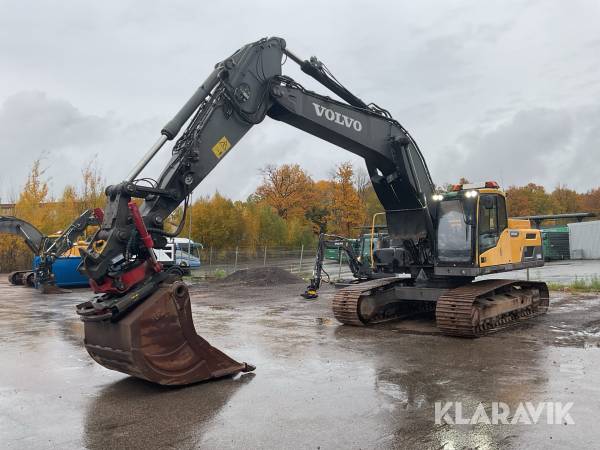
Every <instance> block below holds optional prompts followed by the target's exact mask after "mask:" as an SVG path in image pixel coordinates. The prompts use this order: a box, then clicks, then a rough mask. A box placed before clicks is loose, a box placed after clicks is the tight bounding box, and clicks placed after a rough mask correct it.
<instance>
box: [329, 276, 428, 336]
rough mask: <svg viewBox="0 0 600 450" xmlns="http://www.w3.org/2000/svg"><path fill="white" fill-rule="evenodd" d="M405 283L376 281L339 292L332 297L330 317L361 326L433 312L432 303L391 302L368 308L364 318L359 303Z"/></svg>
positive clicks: (399, 281)
mask: <svg viewBox="0 0 600 450" xmlns="http://www.w3.org/2000/svg"><path fill="white" fill-rule="evenodd" d="M405 282H406V280H404V279H401V278H395V277H391V278H380V279H377V280H371V281H366V282H364V283H360V284H357V285H354V286H349V287H346V288H343V289H340V290H338V291H337V292H336V294H335V296H334V297H333V302H332V309H333V315H334V316H335V318H336V319H337V320H338V321H340V322H341V323H343V324H346V325H354V326H365V325H371V324H375V323H382V322H389V321H391V320H397V319H403V318H407V317H410V316H413V315H415V314H420V313H423V312H431V311H433V310H434V309H435V303H434V302H423V301H406V300H403V301H395V302H394V301H392V302H390V303H388V304H385V305H382V306H380V307H374V308H370V311H369V313H367V314H366V315H365V311H363V308H361V304H362V302H363V301H364V300H365V299H367V298H369V297H371V296H376V295H378V294H381V293H384V292H385V291H386V290H388V289H392V288H393V287H394V286H396V285H398V284H402V283H405Z"/></svg>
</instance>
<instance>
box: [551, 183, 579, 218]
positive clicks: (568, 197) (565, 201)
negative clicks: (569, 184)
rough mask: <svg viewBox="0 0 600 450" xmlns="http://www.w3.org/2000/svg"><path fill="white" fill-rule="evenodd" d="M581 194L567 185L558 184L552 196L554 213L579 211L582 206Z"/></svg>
mask: <svg viewBox="0 0 600 450" xmlns="http://www.w3.org/2000/svg"><path fill="white" fill-rule="evenodd" d="M580 197H581V196H580V194H578V193H577V192H575V191H574V190H572V189H568V188H566V187H565V186H561V185H558V186H557V187H556V188H555V189H554V191H552V194H550V198H551V200H552V204H553V205H552V206H553V207H552V214H564V213H573V212H578V211H579V210H580V208H581V204H580V203H581V202H580Z"/></svg>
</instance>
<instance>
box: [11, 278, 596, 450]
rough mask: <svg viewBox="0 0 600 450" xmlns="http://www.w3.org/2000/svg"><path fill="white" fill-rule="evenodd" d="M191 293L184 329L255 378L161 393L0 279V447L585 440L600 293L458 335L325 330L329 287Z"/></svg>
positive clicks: (563, 297)
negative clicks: (102, 360)
mask: <svg viewBox="0 0 600 450" xmlns="http://www.w3.org/2000/svg"><path fill="white" fill-rule="evenodd" d="M303 288H304V286H303V285H285V286H275V287H269V288H256V287H246V286H240V285H232V286H228V285H214V284H201V285H198V286H193V287H192V288H191V291H192V298H193V306H192V307H193V311H194V320H195V325H196V329H197V331H198V332H199V334H201V335H202V336H203V337H205V338H206V339H208V340H209V341H210V342H211V343H212V344H213V345H215V346H217V347H218V348H220V349H221V350H223V351H225V352H226V353H228V354H229V355H230V356H232V357H234V358H236V359H238V360H241V361H247V362H251V363H253V364H255V365H256V366H257V369H256V371H255V372H254V373H251V374H245V375H243V376H238V377H235V378H227V379H223V380H219V381H213V382H207V383H201V384H197V385H194V386H189V387H185V388H165V387H161V386H156V385H152V384H150V383H147V382H145V381H141V380H137V379H134V378H131V377H128V376H126V375H124V374H121V373H118V372H113V371H109V370H107V369H104V368H103V367H101V366H99V365H97V364H96V363H95V362H93V361H92V360H91V359H90V358H89V356H88V355H87V353H86V352H85V349H84V347H83V345H82V332H83V326H82V323H81V322H80V321H79V320H78V318H77V317H76V314H75V310H74V305H75V304H76V303H78V302H79V301H81V300H85V299H87V298H89V296H90V292H89V291H87V290H77V291H74V292H72V293H69V294H59V295H46V296H43V295H41V294H39V293H37V292H36V291H35V290H32V289H28V288H24V287H16V286H10V285H8V284H7V283H6V281H5V277H2V279H1V280H0V299H1V300H2V301H1V302H0V366H1V367H0V447H1V448H8V449H12V448H27V449H37V448H60V449H68V448H82V447H85V448H92V449H112V448H115V449H117V448H143V449H150V448H203V449H213V448H215V449H220V448H274V449H275V448H277V449H281V448H293V449H295V448H301V449H303V448H307V449H311V448H312V449H319V448H320V449H331V448H336V449H337V448H343V449H354V448H431V449H440V448H442V449H461V448H481V449H485V448H540V449H541V448H599V447H600V442H599V441H600V427H599V426H598V425H597V422H598V419H597V418H598V414H599V413H600V297H599V296H598V295H593V294H587V295H570V294H564V293H559V294H554V295H553V296H552V298H551V307H550V310H549V313H548V314H547V315H545V316H543V317H538V318H536V319H533V320H532V321H530V322H528V323H525V324H522V325H521V326H519V327H518V328H511V329H509V330H505V331H502V332H499V333H496V334H494V335H491V336H489V337H485V338H481V339H477V340H466V339H456V338H449V337H444V336H441V335H439V333H438V332H437V331H436V329H435V326H434V323H433V321H432V320H431V318H428V317H422V318H420V319H419V320H413V321H410V322H404V323H394V324H384V325H379V326H375V327H371V328H368V329H367V328H354V327H348V326H339V325H338V323H337V322H336V321H335V319H334V318H333V316H332V313H331V312H330V310H329V301H330V299H331V296H332V293H333V290H332V289H325V291H324V292H323V295H322V296H321V297H320V298H319V300H317V301H314V302H308V301H305V300H303V299H301V298H300V297H299V296H298V294H299V293H300V292H301V291H302V290H303ZM436 402H462V405H463V409H464V410H465V414H464V415H465V416H469V417H470V415H471V414H472V412H473V411H474V410H475V408H476V407H477V405H478V404H479V403H480V402H481V403H483V405H484V407H485V408H486V411H488V414H490V415H491V412H490V411H491V402H504V403H506V404H507V405H509V407H510V408H511V413H512V412H514V411H515V410H516V408H517V407H518V405H519V403H521V402H532V403H533V404H535V405H537V404H539V402H562V403H563V404H566V403H568V402H573V406H572V407H571V409H570V411H569V412H570V415H571V417H572V419H573V421H574V422H575V423H574V424H567V425H564V424H556V425H548V424H547V423H546V416H543V418H542V423H538V424H530V425H525V424H515V425H510V424H507V425H504V424H498V425H488V424H483V423H479V424H473V425H471V424H467V425H450V424H436V423H435V415H434V413H435V403H436Z"/></svg>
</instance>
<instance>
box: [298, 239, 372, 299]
mask: <svg viewBox="0 0 600 450" xmlns="http://www.w3.org/2000/svg"><path fill="white" fill-rule="evenodd" d="M327 248H336V249H338V251H339V252H340V258H342V252H344V254H345V255H346V260H347V262H348V267H349V268H350V271H351V272H352V275H353V276H354V278H356V279H360V278H361V277H363V276H364V275H365V273H364V269H365V267H364V265H363V263H362V262H361V261H360V260H359V259H358V257H357V256H356V253H355V252H354V249H353V248H352V245H351V244H350V242H349V239H348V238H346V237H343V236H338V235H335V234H326V233H321V234H320V235H319V243H318V244H317V254H316V256H315V265H314V267H313V273H312V278H311V279H310V284H309V285H308V287H307V288H306V290H305V291H304V293H303V294H302V297H304V298H306V299H314V298H317V297H318V296H319V294H318V291H319V289H320V287H321V281H322V280H323V274H325V275H326V276H327V282H329V274H328V273H327V272H326V271H325V269H324V268H323V262H324V261H325V250H326V249H327Z"/></svg>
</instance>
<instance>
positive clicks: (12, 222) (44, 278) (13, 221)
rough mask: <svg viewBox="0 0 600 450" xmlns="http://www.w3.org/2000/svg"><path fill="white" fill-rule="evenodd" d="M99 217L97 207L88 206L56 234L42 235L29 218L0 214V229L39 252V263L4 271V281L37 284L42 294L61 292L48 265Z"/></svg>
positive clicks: (0, 231) (64, 251)
mask: <svg viewBox="0 0 600 450" xmlns="http://www.w3.org/2000/svg"><path fill="white" fill-rule="evenodd" d="M101 220H102V210H101V209H100V208H96V209H88V210H86V211H84V212H83V213H81V214H80V215H79V216H78V217H77V218H76V219H75V220H74V221H73V223H71V224H70V225H69V226H68V227H67V228H66V229H65V230H63V231H62V232H61V233H60V234H59V235H58V236H56V237H53V236H46V235H44V234H43V233H42V232H41V231H40V230H38V229H37V228H36V227H35V226H34V225H32V224H30V223H29V222H27V221H25V220H22V219H18V218H16V217H12V216H0V233H6V234H13V235H15V236H18V237H20V238H22V239H23V241H24V242H25V244H26V245H27V247H29V249H30V250H31V251H32V252H33V254H34V255H37V256H39V258H40V261H39V264H38V265H37V266H36V267H35V269H34V270H33V271H31V270H18V271H15V272H11V273H9V274H8V281H9V282H10V283H11V284H15V285H27V286H31V287H38V288H39V290H40V291H41V292H42V293H44V294H53V293H60V292H63V291H62V290H61V289H60V288H58V286H56V279H55V276H54V273H53V272H52V266H53V264H54V262H55V261H56V258H58V257H60V256H61V255H64V254H65V253H66V252H68V251H69V250H71V249H72V248H73V246H74V245H75V244H76V242H77V240H78V239H79V237H80V236H81V235H82V234H83V233H84V232H85V230H86V229H87V228H88V227H90V226H94V225H99V224H100V221H101Z"/></svg>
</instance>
